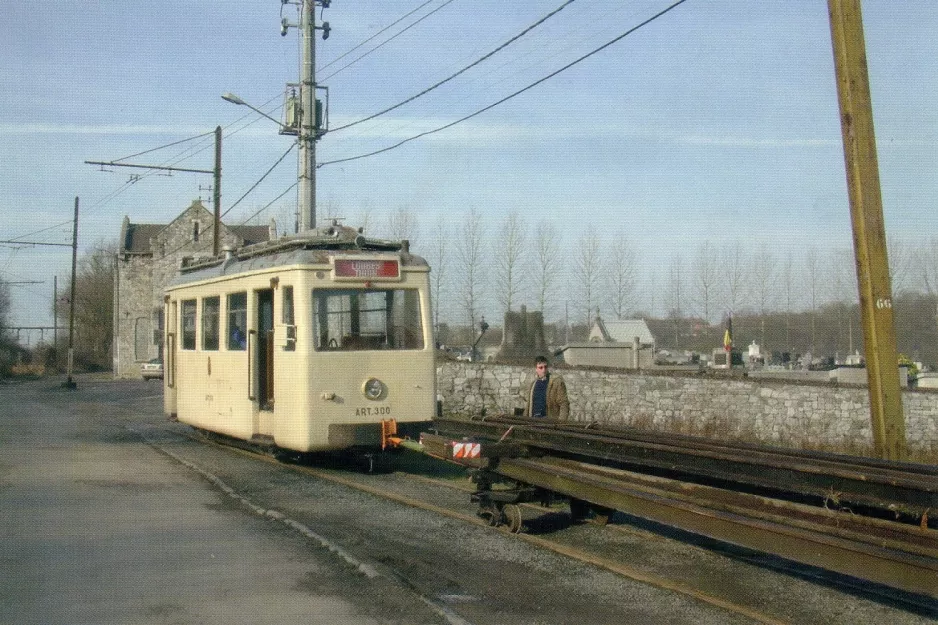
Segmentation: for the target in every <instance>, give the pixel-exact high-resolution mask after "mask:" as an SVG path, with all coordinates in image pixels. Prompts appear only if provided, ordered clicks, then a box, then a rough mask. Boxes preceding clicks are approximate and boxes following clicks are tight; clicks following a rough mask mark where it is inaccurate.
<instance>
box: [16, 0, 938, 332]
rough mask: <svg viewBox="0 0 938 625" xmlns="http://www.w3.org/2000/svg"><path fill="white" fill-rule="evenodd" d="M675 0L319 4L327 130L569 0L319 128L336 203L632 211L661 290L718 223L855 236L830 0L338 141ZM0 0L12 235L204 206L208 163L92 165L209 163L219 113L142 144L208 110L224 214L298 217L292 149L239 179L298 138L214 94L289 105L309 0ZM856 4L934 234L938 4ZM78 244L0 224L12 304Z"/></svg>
mask: <svg viewBox="0 0 938 625" xmlns="http://www.w3.org/2000/svg"><path fill="white" fill-rule="evenodd" d="M671 4H672V2H671V1H669V0H663V1H662V0H635V1H625V0H623V1H613V0H576V1H575V2H570V3H567V4H565V0H524V1H518V2H508V3H506V2H504V1H503V0H502V1H496V0H473V1H471V2H470V1H469V0H429V1H428V0H410V1H408V2H387V0H357V1H355V0H335V1H334V2H332V3H331V6H330V7H329V8H328V9H318V10H317V20H318V21H319V22H321V21H322V20H325V21H328V22H329V23H330V26H331V31H330V37H329V38H328V39H327V40H325V41H323V40H322V39H319V40H317V43H316V61H317V62H316V65H317V73H316V75H317V82H318V83H319V84H320V85H324V86H327V87H328V92H329V123H330V128H332V129H336V128H338V127H340V126H343V125H345V124H348V123H351V122H355V121H358V120H361V119H363V118H365V117H367V116H370V115H372V114H374V113H377V112H379V111H382V110H384V109H386V108H388V107H391V106H393V105H395V104H397V103H399V102H402V101H404V100H406V99H408V98H410V97H411V96H413V95H415V94H417V93H419V92H421V91H423V90H424V89H426V88H427V87H429V86H431V85H433V84H435V83H437V82H439V81H441V80H443V79H444V78H446V77H448V76H450V75H451V74H453V73H455V72H457V71H459V70H461V69H463V68H465V67H466V66H468V65H470V64H471V63H473V62H475V61H476V60H478V59H480V58H481V57H482V56H483V55H486V54H488V53H489V52H491V51H493V50H495V49H496V48H497V47H499V46H500V45H502V44H503V43H505V42H506V41H508V40H509V39H511V38H512V37H514V36H516V35H517V34H519V33H521V32H522V31H524V30H525V29H526V28H528V27H529V26H531V25H532V24H534V23H535V22H537V21H538V20H540V19H541V18H543V17H544V16H546V15H548V14H549V13H551V12H552V11H554V10H555V9H557V8H558V7H560V6H562V5H564V8H563V9H562V10H561V11H559V12H558V13H556V15H554V16H553V17H551V18H550V19H548V20H546V21H545V22H544V23H543V24H540V25H539V26H537V27H536V28H534V29H533V30H531V31H530V32H529V33H528V34H526V35H525V36H523V37H521V38H519V39H518V40H517V41H516V42H514V43H513V44H512V45H510V46H508V47H506V48H505V49H503V50H502V51H501V52H499V53H498V54H496V55H493V56H492V57H491V58H489V59H487V60H486V61H484V62H482V63H480V64H478V65H477V66H475V67H473V68H471V69H469V70H467V71H466V72H465V73H463V74H462V75H460V76H459V77H458V78H456V79H454V80H452V81H451V82H448V83H446V84H445V85H443V86H441V87H440V88H438V89H436V90H434V91H432V92H430V93H429V94H427V95H425V96H423V97H420V98H418V99H416V100H414V101H413V102H410V103H408V104H406V105H404V106H401V107H400V108H397V109H395V110H394V111H392V112H390V113H387V114H385V115H382V116H380V117H378V118H376V119H374V120H371V121H368V122H364V123H361V124H357V125H355V126H352V127H350V128H347V129H344V130H334V131H331V132H329V133H327V134H326V135H325V136H324V137H323V139H322V140H321V141H320V142H319V143H318V145H317V161H318V162H320V163H324V164H323V165H322V167H320V168H319V169H318V171H317V208H318V216H319V218H320V219H322V218H324V217H329V216H338V217H343V218H345V219H346V220H347V223H349V225H357V223H356V222H363V221H367V223H368V225H369V230H368V231H369V232H371V233H372V234H374V235H376V236H379V235H381V234H382V233H381V232H380V224H381V223H383V221H384V220H386V218H387V216H388V215H390V214H391V213H392V212H393V211H397V210H401V209H404V210H407V211H409V212H412V213H413V214H414V215H416V216H417V217H418V218H419V221H420V224H421V230H420V234H419V235H417V236H416V237H415V239H416V240H415V245H414V247H415V249H416V251H418V252H420V251H421V248H420V245H421V243H422V244H424V245H429V238H430V235H431V230H432V224H433V223H434V222H435V221H436V220H439V219H443V220H445V221H446V222H447V223H449V224H450V226H451V227H452V228H453V231H454V232H458V230H459V225H460V223H461V221H462V220H463V219H464V216H465V215H466V214H467V212H468V211H470V210H474V211H477V212H478V213H480V214H481V215H482V216H483V217H484V219H485V221H486V224H487V232H488V233H489V234H490V236H493V237H494V236H495V233H496V232H497V230H498V226H499V224H500V223H501V222H502V221H503V220H504V218H505V216H506V215H507V214H509V213H510V212H511V211H515V212H517V213H519V214H520V215H522V216H523V217H524V219H525V221H526V223H528V224H529V225H531V226H532V227H533V225H534V224H535V223H537V222H539V221H541V220H547V221H549V222H551V223H552V224H554V225H555V227H556V228H557V229H558V230H559V231H560V232H562V233H563V235H564V237H565V241H566V243H567V244H572V243H573V242H574V241H575V240H576V237H577V236H579V235H580V234H581V233H582V232H584V231H585V230H587V229H588V228H590V227H592V228H596V229H597V230H598V232H599V233H600V234H601V235H602V236H604V237H605V238H604V243H605V244H606V245H608V244H610V240H609V238H610V237H611V236H615V233H625V234H626V236H628V238H629V241H630V244H631V246H632V247H633V248H634V249H635V250H636V251H637V252H638V254H639V255H640V257H641V258H642V259H643V262H644V267H645V270H644V271H645V274H647V275H646V276H645V277H646V278H647V279H644V283H647V285H648V286H647V287H645V288H648V289H654V288H659V289H660V285H661V283H662V282H663V281H664V279H665V277H664V276H665V273H666V269H665V268H666V266H667V264H668V263H669V262H670V260H671V259H672V258H673V257H674V256H675V254H685V255H686V256H687V257H690V256H692V255H693V250H695V249H696V248H697V247H698V246H699V245H700V244H701V242H702V241H705V240H707V241H711V242H713V243H714V244H716V245H717V246H718V247H719V246H722V245H727V244H732V243H733V242H740V241H742V242H744V245H745V246H746V247H747V249H749V248H754V249H758V248H765V249H779V250H788V251H791V250H794V251H795V253H798V252H799V251H800V252H803V251H804V250H805V249H808V248H810V247H815V246H816V247H818V248H820V249H827V248H847V249H849V248H850V247H851V245H852V243H851V235H850V219H849V204H848V199H847V190H846V182H845V174H844V161H843V148H842V143H841V135H840V124H839V112H838V104H837V95H836V85H835V79H834V67H833V56H832V51H831V40H830V27H829V21H828V14H827V4H826V2H823V1H822V0H790V1H781V0H766V1H762V2H752V1H748V2H747V1H743V0H687V1H686V2H684V3H682V4H681V5H680V6H677V7H675V8H674V9H673V10H671V11H669V12H667V13H666V14H665V15H663V16H661V17H660V18H659V19H657V20H655V21H653V22H651V23H650V24H648V25H646V26H644V27H642V28H639V29H637V30H635V31H634V32H632V33H631V34H629V35H628V36H626V37H624V38H622V39H620V40H618V41H617V42H616V43H613V44H611V45H609V46H608V47H606V48H604V49H603V50H600V51H599V52H597V53H595V54H593V55H591V56H589V57H588V58H586V59H585V60H583V61H582V62H580V63H578V64H576V65H574V66H572V67H570V68H569V69H566V70H565V71H563V72H561V73H559V74H558V75H556V76H554V77H552V78H550V79H548V80H545V81H544V82H542V83H540V84H538V85H536V86H534V87H532V88H531V89H529V90H527V91H525V92H523V93H521V94H519V95H517V96H516V97H513V98H511V99H509V100H507V101H506V102H504V103H503V104H500V105H498V106H496V107H494V108H492V109H490V110H488V111H486V112H484V113H481V114H479V115H477V116H475V117H473V118H471V119H469V120H467V121H465V122H462V123H460V124H457V125H455V126H453V127H451V128H449V129H446V130H443V131H440V132H437V133H435V134H432V135H429V136H426V137H423V138H420V139H417V140H414V141H410V142H408V143H406V144H405V145H403V146H401V147H399V148H396V149H394V150H391V151H388V152H385V153H383V154H380V155H376V156H371V157H367V158H361V159H357V160H351V161H347V162H342V163H334V164H330V161H335V160H341V159H346V158H350V157H355V156H360V155H363V154H368V153H370V152H373V151H376V150H380V149H382V148H385V147H388V146H390V145H393V144H395V143H397V142H399V141H401V140H403V139H407V138H410V137H413V136H415V135H417V134H420V133H422V132H425V131H428V130H433V129H436V128H439V127H441V126H444V125H446V124H448V123H451V122H453V121H456V120H458V119H461V118H463V117H465V116H467V115H470V114H472V113H474V112H476V111H478V110H480V109H482V108H484V107H487V106H489V105H490V104H492V103H494V102H497V101H499V100H501V99H503V98H505V97H506V96H508V95H510V94H512V93H514V92H516V91H518V90H520V89H522V88H523V87H526V86H528V85H530V84H532V83H534V82H536V81H538V80H540V79H541V78H543V77H545V76H547V75H549V74H551V73H552V72H554V71H556V70H558V69H559V68H561V67H563V66H565V65H567V64H569V63H571V62H572V61H574V60H576V59H578V58H580V57H583V56H584V55H587V54H588V53H590V52H591V51H593V50H595V49H597V48H599V47H600V46H602V45H603V44H606V43H607V42H609V41H611V40H613V39H615V38H617V37H619V36H620V35H622V34H624V33H626V32H628V31H629V30H631V29H633V28H634V27H635V26H637V25H638V24H640V23H642V22H644V21H645V20H647V19H648V18H650V17H651V16H653V15H655V14H657V13H659V12H660V11H662V10H663V9H665V8H666V7H668V6H670V5H671ZM3 13H4V19H3V20H2V21H0V161H2V162H3V163H4V167H3V170H2V173H0V206H2V212H3V215H4V217H3V219H2V220H0V239H3V240H9V239H16V240H23V241H42V242H54V243H70V242H71V220H72V212H73V207H74V198H75V197H79V198H80V224H79V253H80V254H84V253H87V252H88V251H89V250H91V249H93V248H94V247H95V246H98V245H102V244H112V243H113V242H114V241H116V239H117V237H118V234H119V232H120V226H121V221H122V219H123V218H124V216H125V215H126V216H128V217H129V218H130V220H131V221H132V222H137V223H168V222H169V221H171V220H172V219H173V218H174V217H175V216H177V215H178V214H179V213H180V212H181V211H182V210H183V209H185V208H186V207H187V206H188V205H189V204H190V203H191V202H192V200H194V199H196V198H199V197H201V198H202V199H203V200H204V201H205V203H206V205H209V202H208V200H209V199H210V198H211V192H210V191H208V190H207V189H208V187H209V185H211V182H212V180H211V176H210V175H203V174H189V173H175V174H173V175H172V176H167V175H165V174H164V175H156V174H155V172H153V171H150V170H136V169H127V168H106V169H110V171H101V170H100V169H101V168H98V167H94V166H91V165H87V164H85V161H86V160H95V161H113V160H117V159H123V158H125V157H128V156H130V155H137V154H140V153H142V152H146V153H145V154H140V155H139V156H135V157H133V158H128V159H126V161H125V162H128V163H136V164H159V165H166V164H174V165H175V166H177V167H186V168H195V169H211V167H212V165H213V145H212V138H211V136H206V137H202V138H201V139H198V140H193V141H186V142H184V143H179V144H176V145H173V146H171V147H167V148H162V149H159V150H154V151H149V150H153V149H154V148H159V147H161V146H165V145H167V144H171V143H175V142H177V141H182V140H184V139H188V138H190V137H194V136H197V135H203V134H205V133H211V131H212V130H214V128H215V126H217V125H220V126H222V128H223V129H224V139H223V159H222V170H223V182H222V201H221V204H222V210H223V211H230V212H228V213H227V214H226V216H225V218H224V219H225V221H226V223H228V224H239V223H243V222H245V221H248V220H250V223H266V222H267V220H268V219H270V218H271V217H274V218H276V219H277V221H278V224H279V225H280V226H281V229H283V228H285V227H289V225H288V223H287V222H289V221H290V220H292V217H291V214H292V213H293V211H294V210H295V204H296V193H295V191H291V192H288V193H287V194H286V195H284V196H283V198H282V199H280V200H277V201H274V200H275V198H277V197H278V196H280V195H281V194H282V193H284V192H285V191H287V189H289V187H290V186H291V185H292V184H293V183H294V182H295V181H296V175H297V171H296V158H295V151H294V152H292V153H291V154H290V155H289V156H288V157H287V158H286V159H285V160H284V161H283V162H282V163H281V165H279V166H278V167H276V168H275V169H274V170H273V171H272V172H271V173H270V174H269V175H268V176H267V177H266V178H265V179H264V180H263V181H262V182H260V184H258V185H257V187H256V188H255V189H254V190H253V191H252V192H251V193H249V194H248V195H247V196H246V197H244V198H243V199H242V200H240V202H239V203H238V204H237V205H235V206H233V204H234V203H235V201H236V200H238V199H239V198H241V197H242V196H243V195H244V194H245V193H246V192H247V191H248V190H249V189H250V188H251V187H252V185H254V184H255V183H257V182H258V180H259V179H260V178H261V177H262V176H263V175H264V173H265V172H267V171H268V169H270V168H271V166H272V165H273V164H274V162H275V161H277V159H278V158H280V157H281V155H282V154H283V153H284V152H285V151H287V149H288V148H289V147H290V145H291V141H292V140H293V139H292V138H291V137H287V136H281V135H279V134H278V133H277V128H276V126H275V125H274V124H273V123H272V122H270V121H269V120H266V119H263V118H261V117H259V116H258V115H255V114H253V113H252V111H250V110H249V109H247V108H246V107H241V106H236V105H233V104H230V103H228V102H226V101H223V100H222V99H221V97H220V96H221V94H223V93H225V92H232V93H235V94H237V95H238V96H240V97H241V98H242V99H243V100H245V101H246V102H248V103H250V104H252V105H254V106H256V107H259V108H261V109H263V110H265V111H267V112H269V113H270V114H271V115H273V116H274V117H276V118H279V116H280V111H279V109H278V107H279V106H280V105H281V104H282V99H283V91H284V88H285V85H286V83H288V82H296V81H297V78H298V72H299V69H298V66H299V42H298V35H297V31H296V30H295V29H291V30H290V32H289V33H288V34H287V36H285V37H284V36H281V35H280V20H281V17H282V16H286V17H288V18H289V19H290V20H291V21H296V8H295V7H294V6H293V5H281V3H280V2H279V1H278V0H218V1H216V2H198V3H196V2H191V1H190V0H160V1H158V2H150V3H142V2H126V1H117V0H101V1H100V2H94V3H88V2H80V1H78V0H66V1H64V2H58V3H35V2H27V1H26V0H10V1H9V2H7V3H5V5H4V11H3ZM398 20H400V21H399V22H398ZM863 21H864V29H865V36H866V47H867V57H868V65H869V74H870V84H871V91H872V99H873V108H874V123H875V130H876V139H877V147H878V157H879V165H880V177H881V184H882V196H883V206H884V218H885V221H886V228H887V233H888V234H889V236H891V237H893V236H894V237H897V238H900V239H907V240H909V241H910V242H912V243H913V244H914V243H915V242H916V241H919V240H921V239H923V238H927V237H931V236H935V235H938V211H936V208H938V202H936V199H938V176H936V175H935V174H936V172H938V148H936V146H938V107H936V106H935V103H936V101H938V71H936V62H938V61H936V59H938V37H935V35H934V33H936V32H938V3H935V2H932V1H930V0H909V1H908V2H898V3H897V2H891V1H888V0H865V1H864V2H863ZM395 22H397V23H396V25H395ZM408 26H409V27H408ZM386 28H387V30H384V29H386ZM134 174H136V175H137V176H139V179H134V178H132V177H131V176H132V175H134ZM271 202H273V203H272V204H271ZM268 205H270V206H269V207H268V208H266V209H264V207H267V206H268ZM262 209H264V210H262ZM454 236H455V235H454ZM70 262H71V258H70V250H69V249H68V248H67V247H29V246H18V245H10V244H0V278H2V279H3V280H6V281H8V282H32V281H35V282H38V284H19V285H13V287H12V299H13V315H12V322H13V324H14V325H37V324H39V325H51V311H50V309H51V300H52V281H53V276H58V278H59V282H60V285H62V284H65V283H66V282H67V280H68V276H69V270H70V269H69V268H70ZM655 285H658V286H655ZM559 297H562V296H559ZM491 299H494V297H492V298H491ZM659 301H660V298H659ZM32 340H33V341H34V340H36V337H35V336H34V337H33V338H32Z"/></svg>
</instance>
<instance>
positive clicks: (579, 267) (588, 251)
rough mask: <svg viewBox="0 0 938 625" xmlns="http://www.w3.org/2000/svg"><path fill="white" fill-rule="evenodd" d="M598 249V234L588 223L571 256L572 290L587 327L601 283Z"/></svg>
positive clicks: (599, 247)
mask: <svg viewBox="0 0 938 625" xmlns="http://www.w3.org/2000/svg"><path fill="white" fill-rule="evenodd" d="M600 250H601V246H600V237H599V234H598V233H597V232H596V228H595V226H593V225H590V226H589V227H588V228H587V230H586V232H584V233H583V234H582V235H581V236H580V238H579V239H578V240H577V249H576V253H575V254H574V257H573V279H574V285H573V291H574V292H575V293H576V295H577V300H578V303H579V308H580V309H582V311H583V313H584V319H585V320H586V327H587V328H589V326H590V321H591V315H592V313H593V311H594V310H595V308H596V303H597V301H598V299H597V298H598V296H599V288H600V284H601V283H602V263H601V262H600V259H599V252H600Z"/></svg>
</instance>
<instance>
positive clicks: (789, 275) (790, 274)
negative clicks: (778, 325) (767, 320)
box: [781, 254, 795, 350]
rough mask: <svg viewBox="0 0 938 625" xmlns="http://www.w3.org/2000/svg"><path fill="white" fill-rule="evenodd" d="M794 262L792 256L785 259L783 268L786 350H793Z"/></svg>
mask: <svg viewBox="0 0 938 625" xmlns="http://www.w3.org/2000/svg"><path fill="white" fill-rule="evenodd" d="M794 264H795V263H794V260H793V259H792V256H791V254H789V255H788V257H787V258H786V259H785V265H784V266H783V267H782V276H781V278H782V283H783V285H784V291H783V292H784V296H785V348H786V349H789V350H790V349H791V313H792V312H793V311H794V290H795V284H794V281H795V272H794Z"/></svg>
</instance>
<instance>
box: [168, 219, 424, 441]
mask: <svg viewBox="0 0 938 625" xmlns="http://www.w3.org/2000/svg"><path fill="white" fill-rule="evenodd" d="M429 271H430V268H429V266H428V265H427V263H426V261H424V260H423V259H422V258H420V257H419V256H415V255H413V254H411V253H410V252H409V249H408V245H407V243H406V242H399V243H398V242H391V241H382V240H376V239H368V238H365V237H363V236H362V235H361V234H359V232H357V231H355V230H353V229H351V228H345V227H341V226H335V227H332V228H328V229H321V230H317V231H313V232H311V233H308V235H297V236H293V237H284V238H281V239H278V240H275V241H271V242H268V243H263V244H259V245H255V246H250V247H245V248H241V249H239V250H238V251H236V252H234V253H228V254H226V257H225V258H214V259H211V260H209V261H206V262H203V263H199V264H193V265H192V266H190V267H187V268H184V269H182V270H181V271H180V273H179V275H178V276H177V277H176V278H174V280H173V281H172V282H171V283H170V285H169V286H168V287H167V288H166V290H165V293H164V306H165V310H164V315H165V316H164V319H165V324H164V325H165V336H164V366H165V369H166V370H165V373H164V391H165V392H164V402H165V412H166V414H167V415H168V416H170V417H171V418H175V419H178V420H179V421H181V422H184V423H187V424H189V425H192V426H194V427H197V428H201V429H205V430H209V431H212V432H217V433H219V434H224V435H227V436H231V437H235V438H238V439H245V440H253V441H263V442H268V443H273V444H274V445H276V446H277V447H280V448H283V449H289V450H295V451H301V452H310V451H327V450H338V449H348V448H355V447H365V448H372V449H374V448H376V447H384V446H385V445H387V444H389V441H391V440H393V439H394V436H395V432H396V435H397V436H398V437H403V436H405V435H413V436H416V434H417V433H419V431H420V430H421V429H423V428H426V427H427V425H428V422H429V421H430V420H431V419H432V418H433V415H434V413H435V405H436V370H435V364H434V342H433V336H432V331H431V329H432V324H431V313H430V288H429Z"/></svg>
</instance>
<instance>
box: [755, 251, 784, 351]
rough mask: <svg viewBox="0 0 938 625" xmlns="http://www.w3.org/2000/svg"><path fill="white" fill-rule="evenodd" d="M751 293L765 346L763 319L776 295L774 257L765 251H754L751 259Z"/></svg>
mask: <svg viewBox="0 0 938 625" xmlns="http://www.w3.org/2000/svg"><path fill="white" fill-rule="evenodd" d="M752 278H753V287H754V288H753V291H754V295H755V298H756V303H757V304H758V308H759V323H760V337H759V342H760V343H761V344H762V345H763V346H764V345H765V318H766V316H767V315H768V314H769V308H770V307H771V306H774V305H775V302H776V299H777V298H776V295H777V293H778V279H779V276H778V271H777V269H776V267H775V257H774V256H773V255H772V253H771V252H769V251H766V250H758V249H757V250H756V251H755V253H754V254H753V257H752Z"/></svg>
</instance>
